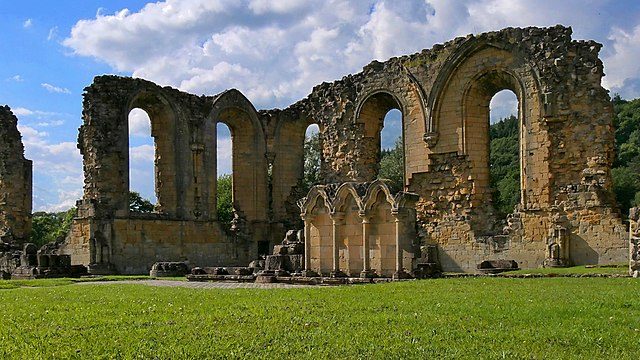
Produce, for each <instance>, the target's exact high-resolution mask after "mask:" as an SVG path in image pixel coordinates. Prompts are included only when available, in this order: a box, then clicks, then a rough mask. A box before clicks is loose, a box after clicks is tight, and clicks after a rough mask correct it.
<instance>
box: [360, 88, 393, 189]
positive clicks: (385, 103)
mask: <svg viewBox="0 0 640 360" xmlns="http://www.w3.org/2000/svg"><path fill="white" fill-rule="evenodd" d="M405 108H406V107H405V106H403V104H402V102H401V101H400V100H399V99H398V97H397V96H395V95H394V94H393V93H391V92H389V91H386V90H377V91H373V92H371V93H369V94H368V95H366V96H364V97H363V100H362V101H361V102H360V103H359V105H358V106H357V108H356V117H355V122H356V124H357V125H358V126H360V127H361V133H362V134H363V137H364V138H363V139H362V141H361V143H362V145H361V146H362V152H363V153H365V154H376V156H374V157H367V158H365V159H362V160H361V161H363V162H365V163H364V165H365V169H366V170H365V171H366V172H365V173H364V174H362V177H363V178H364V179H365V180H374V179H376V178H377V177H378V176H379V174H380V161H381V159H382V154H383V153H382V130H383V128H384V126H385V119H386V117H387V114H388V113H389V112H390V111H392V110H397V111H398V112H399V113H400V115H401V116H400V118H401V120H400V128H401V136H400V137H401V139H402V140H401V142H402V144H403V145H402V150H403V151H402V152H403V156H402V158H403V161H402V171H401V173H402V179H403V180H402V181H401V183H402V184H400V185H399V187H404V182H405V180H404V179H405V178H406V175H405V173H406V171H405V164H404V143H405V141H404V139H405V136H404V120H403V118H404V114H405Z"/></svg>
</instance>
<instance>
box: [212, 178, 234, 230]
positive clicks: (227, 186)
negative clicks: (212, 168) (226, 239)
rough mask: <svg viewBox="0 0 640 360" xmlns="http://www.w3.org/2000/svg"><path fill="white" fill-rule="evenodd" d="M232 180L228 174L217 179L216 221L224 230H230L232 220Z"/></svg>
mask: <svg viewBox="0 0 640 360" xmlns="http://www.w3.org/2000/svg"><path fill="white" fill-rule="evenodd" d="M232 184H233V178H232V177H231V175H230V174H225V175H221V176H219V177H218V192H217V195H216V196H217V200H218V207H217V209H218V221H220V222H221V223H222V226H223V227H224V228H225V229H229V228H231V220H233V195H232V194H233V193H232V186H233V185H232Z"/></svg>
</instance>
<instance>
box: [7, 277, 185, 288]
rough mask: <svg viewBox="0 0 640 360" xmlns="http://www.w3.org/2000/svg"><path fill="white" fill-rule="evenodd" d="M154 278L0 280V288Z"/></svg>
mask: <svg viewBox="0 0 640 360" xmlns="http://www.w3.org/2000/svg"><path fill="white" fill-rule="evenodd" d="M151 279H155V278H152V277H150V276H145V275H108V276H97V277H84V278H61V279H36V280H0V290H6V289H17V288H21V287H50V286H61V285H71V284H74V283H79V282H92V281H99V282H102V281H120V280H151ZM162 280H173V281H187V279H186V278H185V277H163V278H162Z"/></svg>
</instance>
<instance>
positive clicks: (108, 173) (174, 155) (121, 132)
mask: <svg viewBox="0 0 640 360" xmlns="http://www.w3.org/2000/svg"><path fill="white" fill-rule="evenodd" d="M134 108H140V109H142V110H145V111H146V112H147V114H148V115H149V117H150V119H151V133H152V137H153V138H154V142H155V185H156V186H155V188H156V195H157V199H158V203H157V206H156V211H155V212H154V213H150V214H138V213H133V212H131V211H129V176H130V175H129V158H128V157H129V144H128V141H129V130H128V115H129V112H130V111H131V110H132V109H134ZM257 116H258V115H257V112H256V111H255V109H254V108H253V106H252V105H251V104H250V103H249V102H248V101H247V100H246V98H244V96H242V94H240V93H238V92H237V91H229V92H225V93H223V94H220V95H218V96H215V97H204V96H203V97H198V96H195V95H190V94H186V93H182V92H179V91H177V90H174V89H170V88H162V87H159V86H157V85H155V84H152V83H150V82H147V81H144V80H140V79H130V78H120V77H114V76H103V77H97V78H96V79H95V81H94V83H93V84H92V85H91V86H90V87H88V88H87V89H85V94H84V111H83V118H84V124H83V125H82V127H81V128H80V135H79V139H78V141H79V145H78V146H79V148H80V151H81V153H82V156H83V163H84V172H85V186H84V196H83V199H82V200H81V201H80V202H79V204H78V218H77V219H76V220H75V221H74V224H73V227H72V231H71V234H70V237H69V240H68V242H67V244H66V245H65V249H64V250H63V252H65V253H68V254H71V255H72V259H73V262H74V263H78V264H85V265H89V268H90V271H92V270H93V271H94V272H102V271H107V270H108V271H114V270H115V271H117V272H121V273H144V272H148V271H149V269H150V268H151V266H152V265H153V263H155V262H157V261H185V260H187V261H190V262H191V264H192V266H205V265H211V264H215V265H240V264H246V263H247V262H248V261H251V260H252V259H253V258H255V257H256V256H257V242H258V241H264V240H266V241H270V237H271V236H272V235H271V232H270V231H269V224H268V222H267V212H268V211H267V209H268V201H267V196H268V191H267V175H266V172H267V168H266V159H265V157H264V154H265V150H264V146H265V142H264V133H263V131H262V127H261V124H260V123H259V122H258V118H257ZM217 122H224V123H226V124H227V125H228V126H229V127H230V129H231V131H232V134H233V137H234V144H233V146H234V148H233V166H234V169H233V170H234V174H235V176H234V184H233V185H234V195H235V196H234V207H235V209H236V210H237V220H236V221H235V229H234V230H235V231H231V229H224V228H222V226H221V224H220V223H219V222H218V221H217V213H216V179H217V174H216V123H217ZM242 189H252V191H243V190H242ZM278 235H279V234H278Z"/></svg>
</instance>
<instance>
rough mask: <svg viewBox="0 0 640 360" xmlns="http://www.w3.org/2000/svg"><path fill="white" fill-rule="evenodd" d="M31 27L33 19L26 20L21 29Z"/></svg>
mask: <svg viewBox="0 0 640 360" xmlns="http://www.w3.org/2000/svg"><path fill="white" fill-rule="evenodd" d="M32 26H33V19H27V20H25V21H24V22H23V23H22V27H23V28H25V29H28V28H30V27H32Z"/></svg>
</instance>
